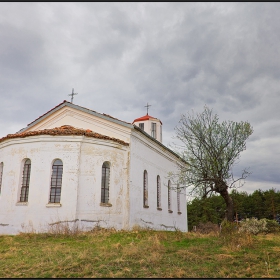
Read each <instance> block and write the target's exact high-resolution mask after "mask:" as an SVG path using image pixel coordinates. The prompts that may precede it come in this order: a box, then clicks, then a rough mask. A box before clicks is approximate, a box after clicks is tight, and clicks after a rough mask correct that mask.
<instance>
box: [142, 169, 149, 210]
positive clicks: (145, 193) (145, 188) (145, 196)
mask: <svg viewBox="0 0 280 280" xmlns="http://www.w3.org/2000/svg"><path fill="white" fill-rule="evenodd" d="M143 205H144V207H146V206H148V173H147V171H146V170H145V171H144V178H143Z"/></svg>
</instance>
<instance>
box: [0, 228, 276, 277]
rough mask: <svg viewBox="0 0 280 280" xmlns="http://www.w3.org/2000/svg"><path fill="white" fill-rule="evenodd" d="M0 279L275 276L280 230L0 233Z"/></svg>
mask: <svg viewBox="0 0 280 280" xmlns="http://www.w3.org/2000/svg"><path fill="white" fill-rule="evenodd" d="M0 277H1V278H7V277H9V278H14V277H17V278H24V277H26V278H38V277H40V278H44V277H47V278H51V277H55V278H58V277H68V278H70V277H79V278H82V277H86V278H90V277H94V278H96V277H98V278H101V277H102V278H103V277H107V278H108V277H110V278H113V277H118V278H120V277H132V278H143V277H145V278H147V277H148V278H152V277H157V278H159V277H160V278H167V277H169V278H170V277H172V278H174V277H177V278H178V277H179V278H182V277H188V278H190V277H192V278H194V277H195V278H201V277H203V278H207V277H211V278H226V277H230V278H236V277H238V278H240V277H242V278H257V277H258V278H260V277H265V278H269V277H272V278H279V277H280V235H279V234H277V235H276V234H268V235H258V236H251V235H244V234H243V235H238V234H235V235H229V236H218V235H217V234H216V235H215V234H212V235H211V234H208V235H200V234H197V233H182V232H179V231H177V232H167V231H151V230H139V229H138V230H133V231H114V230H104V229H103V230H102V229H101V230H95V231H93V232H89V233H80V234H73V235H71V234H68V235H59V234H28V233H24V234H20V235H16V236H0Z"/></svg>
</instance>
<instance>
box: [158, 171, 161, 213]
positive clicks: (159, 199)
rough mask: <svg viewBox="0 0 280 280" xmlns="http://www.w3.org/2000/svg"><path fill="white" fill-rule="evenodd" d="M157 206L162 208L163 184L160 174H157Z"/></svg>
mask: <svg viewBox="0 0 280 280" xmlns="http://www.w3.org/2000/svg"><path fill="white" fill-rule="evenodd" d="M157 208H161V184H160V177H159V175H158V176H157Z"/></svg>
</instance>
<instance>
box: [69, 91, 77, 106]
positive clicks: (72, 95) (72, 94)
mask: <svg viewBox="0 0 280 280" xmlns="http://www.w3.org/2000/svg"><path fill="white" fill-rule="evenodd" d="M77 94H78V93H74V89H73V88H72V93H71V94H68V95H69V96H71V103H73V97H74V95H77Z"/></svg>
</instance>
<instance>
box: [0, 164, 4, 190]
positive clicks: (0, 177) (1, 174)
mask: <svg viewBox="0 0 280 280" xmlns="http://www.w3.org/2000/svg"><path fill="white" fill-rule="evenodd" d="M2 177H3V162H1V163H0V194H1V187H2Z"/></svg>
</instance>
